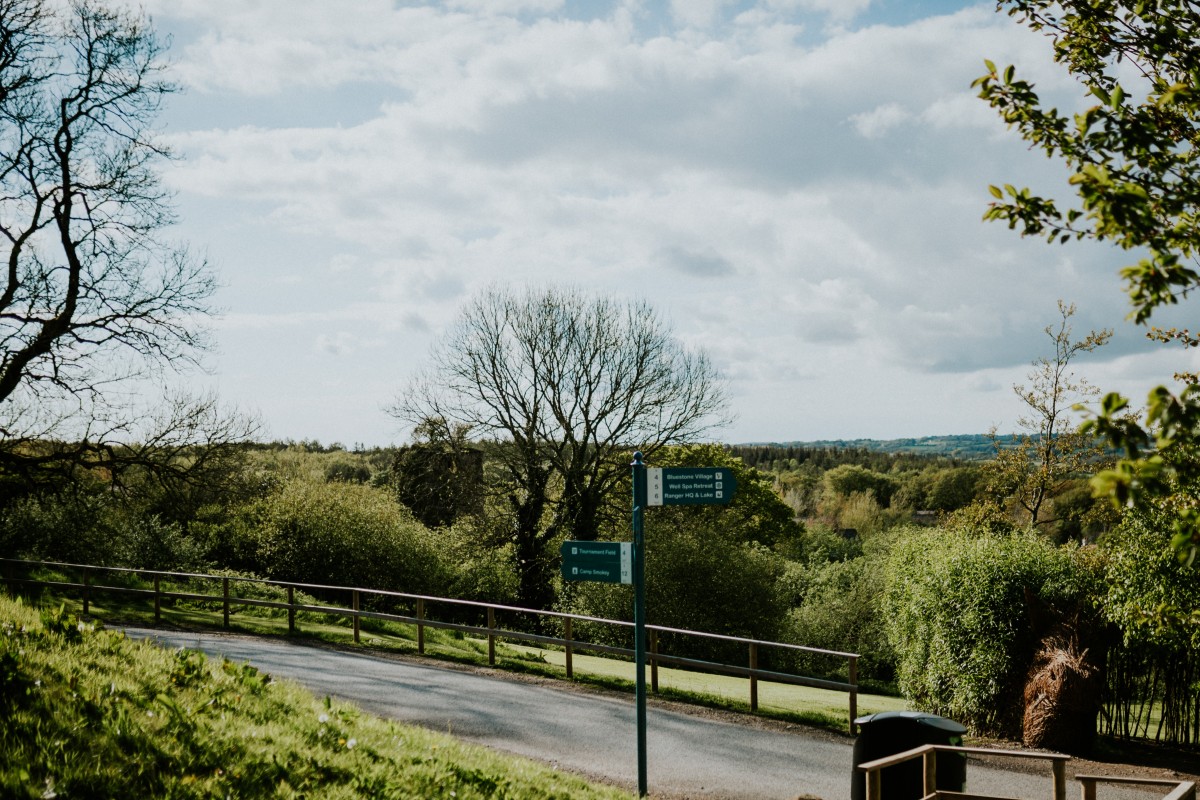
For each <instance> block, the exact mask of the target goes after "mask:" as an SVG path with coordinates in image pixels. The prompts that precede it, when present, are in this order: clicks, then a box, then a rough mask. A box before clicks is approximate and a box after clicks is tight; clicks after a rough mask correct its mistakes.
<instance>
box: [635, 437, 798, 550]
mask: <svg viewBox="0 0 1200 800" xmlns="http://www.w3.org/2000/svg"><path fill="white" fill-rule="evenodd" d="M652 466H655V467H727V468H728V469H731V470H733V477H734V479H735V480H736V481H737V491H735V492H734V495H733V499H732V500H731V501H730V502H729V504H728V505H724V506H720V505H712V506H689V507H686V508H679V507H663V508H662V509H654V511H653V512H648V515H647V520H651V519H652V520H653V522H648V523H647V524H654V525H656V526H658V527H667V526H669V525H672V524H676V523H677V522H681V521H683V520H687V521H689V522H695V521H699V523H700V525H701V526H702V527H711V528H720V529H723V530H725V531H727V532H728V535H729V536H730V537H731V538H733V539H735V540H738V541H742V542H755V543H757V544H760V545H764V546H766V547H774V546H777V545H780V546H783V545H787V544H789V543H792V542H794V541H795V540H796V539H797V538H798V537H799V536H800V534H801V531H802V530H803V527H802V526H801V525H800V523H798V522H797V521H796V518H795V514H794V512H793V511H792V509H791V507H790V506H788V505H787V504H786V503H785V502H783V499H782V498H781V497H780V496H779V493H778V492H777V491H776V490H775V481H774V480H772V479H771V477H770V476H768V475H765V474H763V473H761V472H759V471H758V470H756V469H753V468H751V467H747V466H746V465H744V464H743V463H742V462H741V460H740V459H738V458H736V457H734V456H732V455H730V453H729V452H728V451H727V450H726V449H725V448H724V447H722V446H720V445H717V444H686V445H677V446H673V447H664V448H662V449H661V450H659V451H657V452H656V453H655V456H654V464H653V465H652ZM650 515H652V517H651V516H650ZM626 519H628V517H626Z"/></svg>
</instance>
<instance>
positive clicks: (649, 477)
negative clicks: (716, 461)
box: [646, 467, 737, 506]
mask: <svg viewBox="0 0 1200 800" xmlns="http://www.w3.org/2000/svg"><path fill="white" fill-rule="evenodd" d="M736 488H737V481H736V480H735V479H734V477H733V470H731V469H729V468H728V467H665V468H654V467H647V468H646V505H648V506H696V505H712V504H719V505H724V504H726V503H728V502H729V499H730V498H731V497H733V490H734V489H736Z"/></svg>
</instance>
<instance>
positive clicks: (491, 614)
mask: <svg viewBox="0 0 1200 800" xmlns="http://www.w3.org/2000/svg"><path fill="white" fill-rule="evenodd" d="M488 664H490V665H492V666H495V665H496V609H494V608H492V607H491V606H488Z"/></svg>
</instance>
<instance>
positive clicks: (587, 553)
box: [559, 541, 633, 584]
mask: <svg viewBox="0 0 1200 800" xmlns="http://www.w3.org/2000/svg"><path fill="white" fill-rule="evenodd" d="M559 552H560V553H561V554H562V576H563V580H567V581H600V582H601V583H624V584H632V583H633V543H632V542H572V541H567V542H563V544H562V547H561V548H559Z"/></svg>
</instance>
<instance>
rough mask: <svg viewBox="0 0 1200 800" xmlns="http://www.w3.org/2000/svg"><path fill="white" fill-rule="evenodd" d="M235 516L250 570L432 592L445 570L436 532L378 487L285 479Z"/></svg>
mask: <svg viewBox="0 0 1200 800" xmlns="http://www.w3.org/2000/svg"><path fill="white" fill-rule="evenodd" d="M243 513H244V517H243V519H242V520H241V521H240V527H239V529H240V531H241V535H243V536H247V537H249V538H250V539H251V541H252V546H251V548H250V551H251V552H252V553H253V555H252V558H253V560H254V563H252V564H249V565H246V566H247V568H249V569H250V570H251V571H253V572H256V573H258V574H262V575H266V576H268V577H271V578H275V579H278V580H286V581H298V582H303V583H317V584H331V585H341V586H362V587H367V588H374V589H394V590H398V591H405V592H417V593H421V592H428V593H437V592H439V591H441V590H443V589H444V588H445V585H446V583H447V576H446V574H445V568H444V565H443V563H442V561H441V559H440V556H439V552H438V543H437V541H436V539H435V536H434V534H433V533H431V532H430V531H429V530H428V529H427V528H425V527H424V526H423V525H421V524H420V523H419V522H417V521H416V520H414V519H413V518H412V515H411V514H409V513H408V512H407V511H406V510H405V509H404V508H402V507H401V506H400V505H398V504H397V503H396V501H395V500H394V499H392V497H391V495H390V494H389V493H388V492H387V491H386V490H383V489H376V488H374V487H371V486H365V485H361V484H351V483H324V482H321V483H312V482H308V481H302V480H292V481H288V482H286V483H285V484H284V485H283V486H282V487H281V488H280V490H279V491H278V492H275V493H273V494H271V495H269V496H267V497H265V498H263V499H261V500H258V501H255V502H254V503H252V504H250V505H249V506H248V507H247V508H246V509H245V511H244V512H243Z"/></svg>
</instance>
